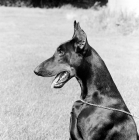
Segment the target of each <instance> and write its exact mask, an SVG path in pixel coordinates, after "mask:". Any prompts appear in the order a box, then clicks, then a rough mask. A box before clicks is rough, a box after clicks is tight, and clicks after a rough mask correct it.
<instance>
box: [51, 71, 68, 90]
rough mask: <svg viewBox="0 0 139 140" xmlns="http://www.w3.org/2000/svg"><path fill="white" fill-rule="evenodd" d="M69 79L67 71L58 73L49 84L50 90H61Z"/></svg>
mask: <svg viewBox="0 0 139 140" xmlns="http://www.w3.org/2000/svg"><path fill="white" fill-rule="evenodd" d="M69 79H70V73H69V72H67V71H63V72H60V73H59V74H57V75H56V77H55V79H54V80H53V82H52V84H51V88H61V87H63V86H64V84H65V83H66V82H67V81H68V80H69Z"/></svg>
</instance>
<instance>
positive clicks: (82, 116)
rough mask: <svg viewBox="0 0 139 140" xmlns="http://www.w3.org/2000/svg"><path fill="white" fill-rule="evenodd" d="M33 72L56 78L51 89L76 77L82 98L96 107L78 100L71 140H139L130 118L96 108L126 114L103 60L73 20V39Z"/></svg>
mask: <svg viewBox="0 0 139 140" xmlns="http://www.w3.org/2000/svg"><path fill="white" fill-rule="evenodd" d="M34 72H35V74H37V75H38V76H43V77H52V76H56V77H55V79H54V80H53V82H52V87H54V88H61V87H62V86H63V85H64V84H65V83H66V82H67V81H69V80H70V79H71V78H72V77H75V78H76V79H77V81H78V82H79V84H80V87H81V99H82V100H83V101H84V102H87V103H92V104H95V105H96V106H93V105H88V104H86V103H84V102H82V101H81V100H78V101H76V102H75V103H74V105H73V107H72V112H71V118H70V140H139V138H138V133H137V127H136V124H135V122H134V119H133V117H132V116H130V115H128V114H126V113H123V112H120V111H114V110H111V109H105V108H100V107H99V106H104V107H109V108H115V109H117V110H118V109H119V110H123V111H126V112H129V110H128V108H127V106H126V104H125V102H124V101H123V99H122V97H121V95H120V93H119V91H118V89H117V87H116V85H115V83H114V81H113V79H112V77H111V75H110V73H109V71H108V69H107V67H106V65H105V63H104V61H103V60H102V59H101V57H100V56H99V55H98V53H97V52H96V51H95V50H94V49H93V48H92V47H91V46H90V45H89V43H88V40H87V36H86V33H85V32H84V31H83V30H82V29H81V27H80V25H79V23H77V22H76V21H74V35H73V37H72V39H71V40H69V41H67V42H65V43H63V44H61V45H60V46H59V47H58V48H57V50H56V52H55V53H54V55H53V56H52V57H51V58H49V59H48V60H46V61H44V62H42V63H41V64H40V65H39V66H38V67H37V68H36V69H35V71H34ZM97 105H98V106H97Z"/></svg>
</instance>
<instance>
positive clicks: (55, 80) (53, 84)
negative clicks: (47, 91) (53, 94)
mask: <svg viewBox="0 0 139 140" xmlns="http://www.w3.org/2000/svg"><path fill="white" fill-rule="evenodd" d="M58 80H59V76H57V77H56V78H55V79H54V81H53V82H52V84H51V88H54V87H55V85H56V84H57V82H58Z"/></svg>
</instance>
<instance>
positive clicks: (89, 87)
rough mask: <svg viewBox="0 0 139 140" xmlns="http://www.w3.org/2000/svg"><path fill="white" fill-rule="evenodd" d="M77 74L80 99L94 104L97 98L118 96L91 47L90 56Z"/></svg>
mask: <svg viewBox="0 0 139 140" xmlns="http://www.w3.org/2000/svg"><path fill="white" fill-rule="evenodd" d="M77 72H78V73H77V74H78V76H77V80H78V82H79V84H80V86H81V98H82V99H85V100H87V101H92V102H96V101H97V100H96V101H95V99H96V97H98V96H99V97H100V96H105V95H106V94H107V96H110V97H112V96H120V94H119V92H118V89H117V88H116V85H115V83H114V82H113V80H112V77H111V75H110V73H109V71H108V69H107V67H106V66H105V63H104V62H103V60H102V59H101V57H100V56H99V55H98V54H97V53H96V51H95V50H93V49H92V48H91V47H90V55H89V56H87V57H85V58H84V61H83V63H82V66H81V67H80V68H78V70H77Z"/></svg>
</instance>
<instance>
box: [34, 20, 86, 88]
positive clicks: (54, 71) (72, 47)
mask: <svg viewBox="0 0 139 140" xmlns="http://www.w3.org/2000/svg"><path fill="white" fill-rule="evenodd" d="M87 49H88V43H87V36H86V34H85V32H84V31H83V30H82V29H81V27H80V25H79V23H76V21H74V35H73V37H72V39H71V40H69V41H67V42H65V43H63V44H61V45H60V46H59V47H58V48H57V50H56V51H55V53H54V55H53V56H52V57H51V58H49V59H47V60H45V61H44V62H42V63H41V64H40V65H39V66H38V67H37V68H36V69H35V71H34V72H35V74H36V75H38V76H43V77H52V76H56V77H55V79H54V80H53V83H52V87H54V88H60V87H62V86H63V85H64V84H65V83H66V82H67V81H68V80H70V79H71V78H72V77H78V73H79V70H80V69H81V66H82V65H83V59H84V57H86V56H87Z"/></svg>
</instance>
